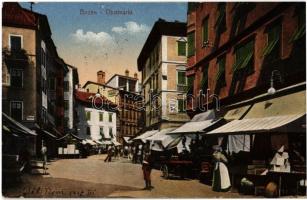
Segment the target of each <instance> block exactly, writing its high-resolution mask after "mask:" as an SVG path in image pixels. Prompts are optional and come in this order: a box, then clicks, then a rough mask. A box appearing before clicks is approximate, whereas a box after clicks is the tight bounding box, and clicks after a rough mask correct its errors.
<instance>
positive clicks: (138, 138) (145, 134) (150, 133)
mask: <svg viewBox="0 0 307 200" xmlns="http://www.w3.org/2000/svg"><path fill="white" fill-rule="evenodd" d="M157 132H158V130H152V131H146V132H145V133H143V134H142V135H139V136H137V137H136V138H134V139H132V140H133V141H136V140H142V142H146V140H145V139H146V138H148V137H150V136H152V135H154V134H155V133H157Z"/></svg>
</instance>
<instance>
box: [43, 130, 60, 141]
mask: <svg viewBox="0 0 307 200" xmlns="http://www.w3.org/2000/svg"><path fill="white" fill-rule="evenodd" d="M42 132H43V133H45V134H46V135H48V136H50V137H52V138H54V139H56V138H57V137H56V136H55V135H53V134H52V133H50V132H48V131H46V130H42Z"/></svg>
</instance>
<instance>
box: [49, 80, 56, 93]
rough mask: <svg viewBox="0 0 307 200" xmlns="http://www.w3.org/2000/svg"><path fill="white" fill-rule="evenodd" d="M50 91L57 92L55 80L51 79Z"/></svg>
mask: <svg viewBox="0 0 307 200" xmlns="http://www.w3.org/2000/svg"><path fill="white" fill-rule="evenodd" d="M49 90H51V91H55V78H49Z"/></svg>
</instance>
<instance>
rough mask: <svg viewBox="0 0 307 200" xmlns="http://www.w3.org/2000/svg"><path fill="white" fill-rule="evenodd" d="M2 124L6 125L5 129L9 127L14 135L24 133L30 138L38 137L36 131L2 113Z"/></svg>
mask: <svg viewBox="0 0 307 200" xmlns="http://www.w3.org/2000/svg"><path fill="white" fill-rule="evenodd" d="M2 123H3V124H4V125H5V127H7V128H8V129H9V130H12V132H14V133H23V134H25V135H28V136H36V135H37V134H36V133H35V131H32V130H30V129H29V128H27V127H26V126H24V125H22V124H21V123H19V122H17V121H16V120H14V119H13V118H11V117H9V116H8V115H6V114H5V113H2Z"/></svg>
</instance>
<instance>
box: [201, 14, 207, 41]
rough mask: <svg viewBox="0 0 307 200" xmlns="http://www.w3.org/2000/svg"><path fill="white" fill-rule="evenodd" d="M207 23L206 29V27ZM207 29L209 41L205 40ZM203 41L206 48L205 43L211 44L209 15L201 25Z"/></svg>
mask: <svg viewBox="0 0 307 200" xmlns="http://www.w3.org/2000/svg"><path fill="white" fill-rule="evenodd" d="M205 22H206V27H205V26H204V25H205ZM205 28H206V29H207V34H206V37H207V40H205ZM201 40H202V47H204V44H205V42H209V15H207V16H206V17H205V18H204V19H203V20H202V23H201Z"/></svg>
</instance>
